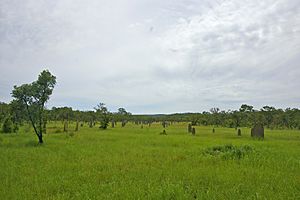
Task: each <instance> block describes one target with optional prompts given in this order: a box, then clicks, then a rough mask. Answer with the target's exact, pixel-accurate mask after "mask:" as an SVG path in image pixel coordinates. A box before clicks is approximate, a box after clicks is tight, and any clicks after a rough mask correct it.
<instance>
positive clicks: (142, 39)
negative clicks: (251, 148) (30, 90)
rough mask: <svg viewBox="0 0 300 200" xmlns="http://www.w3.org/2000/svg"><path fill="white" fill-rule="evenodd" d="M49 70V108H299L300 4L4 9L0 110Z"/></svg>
mask: <svg viewBox="0 0 300 200" xmlns="http://www.w3.org/2000/svg"><path fill="white" fill-rule="evenodd" d="M43 69H48V70H49V71H50V72H51V73H52V74H54V75H55V76H56V77H57V85H56V87H55V89H54V92H53V95H52V96H51V98H50V101H49V102H48V104H47V106H48V107H49V108H51V107H52V106H56V107H60V106H71V107H73V109H80V110H91V109H93V107H95V106H96V105H97V104H98V103H99V102H104V103H106V105H107V106H108V108H109V109H111V110H112V111H114V110H116V109H117V108H119V107H124V108H126V110H128V111H130V112H132V113H136V114H141V113H148V114H153V113H176V112H202V111H205V110H206V111H207V110H209V109H210V108H212V107H219V108H220V109H222V110H228V109H238V108H239V107H240V106H241V104H244V103H246V104H250V105H253V106H254V107H255V108H256V109H259V108H261V107H262V106H264V105H271V106H275V107H279V108H287V107H291V108H299V107H300V89H299V88H300V1H299V0H243V1H241V0H164V1H162V0H0V72H1V74H0V101H4V102H9V101H11V99H12V98H11V94H10V93H11V90H12V88H13V86H14V85H21V84H24V83H30V82H32V81H34V80H36V79H37V76H38V74H39V73H40V72H41V71H42V70H43Z"/></svg>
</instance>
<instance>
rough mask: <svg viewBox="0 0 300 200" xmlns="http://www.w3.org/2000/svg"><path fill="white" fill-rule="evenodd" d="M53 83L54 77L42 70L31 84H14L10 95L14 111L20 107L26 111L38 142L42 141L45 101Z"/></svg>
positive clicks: (51, 90)
mask: <svg viewBox="0 0 300 200" xmlns="http://www.w3.org/2000/svg"><path fill="white" fill-rule="evenodd" d="M55 84H56V77H55V76H53V75H52V74H51V73H50V72H49V71H47V70H44V71H42V72H41V73H40V75H39V77H38V80H37V81H34V82H32V83H31V84H23V85H21V86H14V89H13V91H12V97H13V98H14V100H13V102H12V104H13V105H15V106H14V108H15V109H14V111H15V113H17V111H19V110H20V109H21V110H23V112H26V113H27V117H28V119H29V120H30V122H31V124H32V126H33V128H34V131H35V133H36V135H37V137H38V139H39V143H43V139H42V138H43V130H44V120H45V111H44V110H45V103H46V102H47V101H48V100H49V98H50V95H51V94H52V92H53V89H54V86H55Z"/></svg>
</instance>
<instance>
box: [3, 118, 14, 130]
mask: <svg viewBox="0 0 300 200" xmlns="http://www.w3.org/2000/svg"><path fill="white" fill-rule="evenodd" d="M15 129H16V127H15V126H14V124H13V122H12V120H11V118H10V117H7V118H5V120H4V123H3V125H2V132H3V133H12V132H14V130H15Z"/></svg>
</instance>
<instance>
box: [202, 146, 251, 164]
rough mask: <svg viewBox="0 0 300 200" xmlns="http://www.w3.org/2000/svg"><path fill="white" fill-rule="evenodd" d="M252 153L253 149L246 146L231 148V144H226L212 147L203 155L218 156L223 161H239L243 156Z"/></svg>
mask: <svg viewBox="0 0 300 200" xmlns="http://www.w3.org/2000/svg"><path fill="white" fill-rule="evenodd" d="M251 152H253V148H252V147H251V146H248V145H244V146H240V147H237V146H233V145H232V144H226V145H223V146H214V147H211V148H207V149H206V150H205V151H204V153H205V154H206V155H211V156H220V157H222V158H223V159H225V160H229V159H237V160H239V159H241V158H243V157H244V156H245V155H247V154H249V153H251Z"/></svg>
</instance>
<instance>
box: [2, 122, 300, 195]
mask: <svg viewBox="0 0 300 200" xmlns="http://www.w3.org/2000/svg"><path fill="white" fill-rule="evenodd" d="M73 129H75V123H73V124H71V125H70V126H69V132H68V133H63V132H62V131H60V130H63V124H61V123H60V122H56V123H52V124H50V126H49V127H48V130H47V134H46V135H45V138H44V141H45V144H43V145H37V138H35V135H34V134H33V132H32V130H31V129H29V128H28V127H21V129H20V132H19V133H18V134H0V181H1V182H0V199H300V131H293V130H272V131H271V130H266V133H265V139H264V140H263V141H261V140H254V139H251V138H250V130H249V129H246V128H243V129H242V136H241V137H238V136H237V131H236V130H234V129H229V128H215V130H216V131H215V133H212V128H211V127H196V136H191V135H189V134H188V133H187V124H183V123H180V124H174V125H171V126H170V127H167V129H166V131H167V134H168V135H160V134H159V133H160V132H162V130H163V129H162V126H161V125H159V124H153V125H152V126H151V127H148V126H144V127H143V129H141V126H137V125H133V124H127V125H126V126H125V127H124V128H121V127H120V124H118V126H117V127H116V128H109V129H108V130H104V131H103V130H100V129H98V128H97V127H94V128H89V127H88V125H85V126H84V127H79V132H74V130H73ZM70 133H72V136H70ZM248 147H249V148H250V149H251V150H249V151H248V150H247V151H246V150H244V149H245V148H246V149H247V148H248ZM218 148H219V149H220V151H223V149H222V148H224V149H226V148H227V150H224V151H225V159H224V156H222V155H223V154H222V153H221V154H222V155H221V154H220V153H216V155H215V154H214V153H209V152H210V151H216V150H213V149H217V151H219V150H218ZM228 148H229V150H228ZM227 151H229V153H228V152H227ZM231 151H232V152H233V153H232V152H231ZM238 151H242V152H241V153H242V154H243V156H241V157H238V159H237V158H236V157H235V156H236V155H235V154H240V153H239V152H238ZM207 152H208V153H207ZM227 154H228V155H231V156H232V155H233V157H230V156H229V157H228V155H227ZM219 155H221V156H219ZM226 155H227V158H226Z"/></svg>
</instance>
